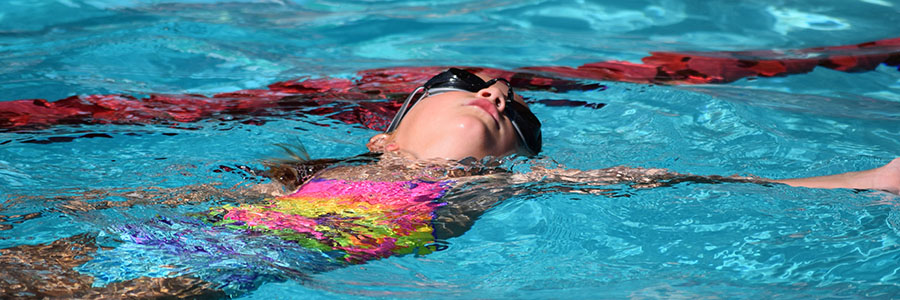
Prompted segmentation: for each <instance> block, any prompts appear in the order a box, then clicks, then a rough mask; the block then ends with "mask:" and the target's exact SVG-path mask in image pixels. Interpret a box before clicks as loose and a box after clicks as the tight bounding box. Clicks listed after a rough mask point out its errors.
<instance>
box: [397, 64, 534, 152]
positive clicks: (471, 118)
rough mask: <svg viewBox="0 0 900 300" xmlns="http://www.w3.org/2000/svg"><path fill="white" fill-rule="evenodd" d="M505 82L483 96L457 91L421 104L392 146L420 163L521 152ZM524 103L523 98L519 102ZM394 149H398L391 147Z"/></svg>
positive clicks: (401, 127) (404, 119)
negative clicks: (510, 113)
mask: <svg viewBox="0 0 900 300" xmlns="http://www.w3.org/2000/svg"><path fill="white" fill-rule="evenodd" d="M507 89H508V87H507V86H506V84H504V83H502V82H498V83H496V84H494V85H492V86H489V87H487V88H484V89H481V90H479V91H477V92H474V93H473V92H464V91H453V92H445V93H441V94H438V95H434V96H430V97H427V98H425V99H422V100H420V101H419V102H418V103H417V104H416V105H415V106H414V107H413V108H412V109H411V110H410V111H409V112H408V113H407V114H406V116H405V117H404V118H403V121H402V122H401V123H400V125H399V126H398V127H397V129H396V130H395V131H394V132H393V136H392V139H393V143H392V144H393V145H391V146H392V147H391V146H389V148H394V149H396V150H401V151H404V152H407V153H409V154H412V155H413V156H415V157H416V158H417V159H430V158H444V159H452V160H459V159H463V158H466V157H470V156H471V157H474V158H477V159H481V158H483V157H485V156H488V155H490V156H494V157H503V156H506V155H509V154H512V153H515V152H516V150H517V139H518V138H517V135H516V131H515V129H514V128H513V126H512V123H511V122H510V120H509V118H507V117H506V115H504V114H503V110H504V109H506V95H508V92H509V91H508V90H507ZM515 101H519V102H520V103H522V104H523V105H524V102H523V101H522V99H521V98H518V99H515ZM389 150H393V149H389Z"/></svg>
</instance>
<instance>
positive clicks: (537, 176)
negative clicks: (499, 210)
mask: <svg viewBox="0 0 900 300" xmlns="http://www.w3.org/2000/svg"><path fill="white" fill-rule="evenodd" d="M534 181H559V182H577V183H586V184H596V185H610V184H628V185H630V186H632V187H634V188H651V187H660V186H670V185H673V184H677V183H681V182H697V183H720V182H746V183H758V184H768V183H782V184H787V185H790V186H795V187H808V188H826V189H833V188H849V189H873V190H883V191H888V192H891V193H894V194H900V158H897V159H894V160H893V161H891V162H890V163H888V164H886V165H884V166H882V167H879V168H875V169H870V170H864V171H858V172H847V173H841V174H835V175H828V176H818V177H807V178H791V179H767V178H759V177H744V176H736V175H732V176H718V175H711V176H700V175H692V174H679V173H675V172H669V171H667V170H665V169H645V168H629V167H613V168H608V169H599V170H588V171H582V170H575V169H547V168H544V167H534V168H533V169H532V172H529V173H526V174H516V175H514V178H513V182H516V183H521V182H534Z"/></svg>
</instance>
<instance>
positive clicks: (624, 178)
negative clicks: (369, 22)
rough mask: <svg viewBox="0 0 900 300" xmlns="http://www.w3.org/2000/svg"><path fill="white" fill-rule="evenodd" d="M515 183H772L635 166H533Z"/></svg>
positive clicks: (640, 185) (643, 185)
mask: <svg viewBox="0 0 900 300" xmlns="http://www.w3.org/2000/svg"><path fill="white" fill-rule="evenodd" d="M513 181H514V182H536V181H541V182H561V183H581V184H587V185H589V186H594V185H598V186H602V185H615V184H626V185H629V186H631V187H633V188H653V187H662V186H671V185H675V184H678V183H682V182H696V183H722V182H748V183H758V184H767V183H772V182H773V181H772V180H769V179H764V178H758V177H747V176H737V175H732V176H719V175H707V176H702V175H693V174H681V173H676V172H671V171H669V170H666V169H659V168H632V167H625V166H619V167H612V168H605V169H596V170H578V169H564V168H556V169H547V168H544V167H540V166H537V167H533V168H532V169H531V172H529V173H525V174H516V175H514V178H513Z"/></svg>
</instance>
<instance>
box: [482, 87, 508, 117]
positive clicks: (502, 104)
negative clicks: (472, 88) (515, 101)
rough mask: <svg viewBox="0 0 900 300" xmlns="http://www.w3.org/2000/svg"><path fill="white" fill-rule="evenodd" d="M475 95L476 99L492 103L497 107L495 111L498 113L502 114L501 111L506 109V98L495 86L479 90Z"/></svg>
mask: <svg viewBox="0 0 900 300" xmlns="http://www.w3.org/2000/svg"><path fill="white" fill-rule="evenodd" d="M477 95H478V97H481V98H484V99H487V100H488V101H491V102H492V103H494V105H495V106H497V111H499V112H503V110H504V109H506V96H505V94H503V91H501V90H500V88H498V87H497V86H496V85H494V86H489V87H486V88H483V89H481V90H479V91H478V93H477Z"/></svg>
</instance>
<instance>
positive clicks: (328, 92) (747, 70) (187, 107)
mask: <svg viewBox="0 0 900 300" xmlns="http://www.w3.org/2000/svg"><path fill="white" fill-rule="evenodd" d="M880 64H886V65H889V66H898V65H900V38H893V39H885V40H879V41H874V42H867V43H862V44H857V45H844V46H833V47H818V48H809V49H800V50H784V51H772V50H760V51H726V52H653V53H651V56H648V57H645V58H643V59H642V63H641V64H637V63H630V62H622V61H605V62H596V63H589V64H584V65H582V66H579V67H575V68H572V67H563V66H537V67H525V68H520V69H516V70H512V71H508V70H500V69H492V68H474V67H469V68H467V69H470V70H473V71H479V72H483V73H486V74H487V75H488V76H491V77H504V78H507V79H510V81H511V82H512V84H513V85H514V86H515V87H516V88H523V89H547V90H554V91H566V90H576V89H577V90H585V89H593V88H596V85H590V84H582V83H579V82H578V81H577V80H579V79H590V80H609V81H624V82H635V83H656V84H710V83H728V82H733V81H735V80H738V79H741V78H746V77H774V76H787V75H792V74H802V73H807V72H810V71H812V70H813V69H814V68H816V67H819V66H821V67H825V68H830V69H834V70H838V71H843V72H864V71H869V70H873V69H875V68H876V67H877V66H878V65H880ZM446 68H447V67H446V66H444V67H437V66H435V67H398V68H385V69H371V70H363V71H360V72H358V74H357V75H358V77H357V79H355V80H347V79H338V78H300V79H295V80H288V81H283V82H277V83H274V84H272V85H269V86H268V88H267V89H255V90H240V91H235V92H230V93H221V94H216V95H213V96H211V97H210V96H202V95H150V96H148V97H142V98H137V97H134V96H128V95H79V96H71V97H68V98H64V99H60V100H58V101H52V102H50V101H47V100H44V99H26V100H15V101H4V102H0V130H6V131H8V130H22V129H29V128H43V127H48V126H51V125H55V124H107V123H111V124H142V123H157V124H171V125H172V126H177V125H178V124H179V123H185V122H194V121H198V120H202V119H207V118H214V117H218V116H224V115H231V116H241V117H245V116H249V117H253V116H280V115H290V114H297V115H303V114H313V115H325V116H328V117H329V118H333V119H336V120H340V121H343V122H346V123H349V124H361V125H362V126H365V127H368V128H371V129H375V130H383V129H384V128H385V127H386V126H387V123H388V122H389V121H390V118H391V117H392V116H393V114H394V112H395V111H396V110H397V109H398V107H399V103H398V101H390V102H370V101H359V100H367V99H392V100H402V98H404V97H405V94H406V93H409V92H410V91H412V90H413V89H415V87H417V86H419V85H421V84H422V83H423V82H425V81H426V80H428V78H430V77H431V76H433V75H434V74H436V73H438V72H440V71H442V70H444V69H446Z"/></svg>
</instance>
